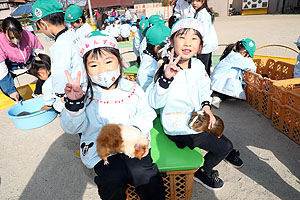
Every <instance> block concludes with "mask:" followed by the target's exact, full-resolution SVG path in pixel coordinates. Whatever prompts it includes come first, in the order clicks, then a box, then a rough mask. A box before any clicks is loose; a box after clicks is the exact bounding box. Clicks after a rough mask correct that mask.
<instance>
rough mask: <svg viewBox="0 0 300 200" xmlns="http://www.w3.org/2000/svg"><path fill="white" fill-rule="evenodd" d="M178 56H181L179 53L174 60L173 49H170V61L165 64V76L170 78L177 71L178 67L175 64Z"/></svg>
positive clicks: (178, 58)
mask: <svg viewBox="0 0 300 200" xmlns="http://www.w3.org/2000/svg"><path fill="white" fill-rule="evenodd" d="M180 58H181V55H179V56H178V57H177V58H176V59H175V61H174V49H172V51H171V56H170V62H169V64H168V65H167V66H166V69H165V77H166V78H168V79H170V78H172V77H173V76H175V75H176V74H177V73H178V72H179V68H178V67H177V66H176V65H177V63H178V62H179V60H180Z"/></svg>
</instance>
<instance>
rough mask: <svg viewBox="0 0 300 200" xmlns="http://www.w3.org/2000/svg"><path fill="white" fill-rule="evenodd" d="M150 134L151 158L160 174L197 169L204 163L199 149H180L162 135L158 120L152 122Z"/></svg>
mask: <svg viewBox="0 0 300 200" xmlns="http://www.w3.org/2000/svg"><path fill="white" fill-rule="evenodd" d="M150 134H151V157H152V159H153V162H154V163H156V164H157V166H158V169H159V171H160V172H167V171H181V170H192V169H198V168H199V167H201V166H202V165H203V163H204V158H203V156H202V154H201V152H200V149H199V148H195V149H194V150H191V149H190V148H188V147H185V148H184V149H180V148H178V147H177V146H176V144H175V143H174V142H173V141H171V140H170V139H169V138H168V137H167V136H166V135H165V133H164V131H163V128H162V125H161V122H160V118H156V119H155V120H154V121H153V129H152V130H151V131H150Z"/></svg>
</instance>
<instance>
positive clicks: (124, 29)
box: [120, 21, 131, 41]
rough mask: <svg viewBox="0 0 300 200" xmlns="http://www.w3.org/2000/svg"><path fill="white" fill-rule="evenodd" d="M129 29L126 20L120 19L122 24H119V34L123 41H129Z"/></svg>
mask: <svg viewBox="0 0 300 200" xmlns="http://www.w3.org/2000/svg"><path fill="white" fill-rule="evenodd" d="M130 29H131V26H130V25H129V24H128V23H127V22H126V21H122V25H121V26H120V34H121V37H122V39H123V41H129V37H130V32H131V31H130Z"/></svg>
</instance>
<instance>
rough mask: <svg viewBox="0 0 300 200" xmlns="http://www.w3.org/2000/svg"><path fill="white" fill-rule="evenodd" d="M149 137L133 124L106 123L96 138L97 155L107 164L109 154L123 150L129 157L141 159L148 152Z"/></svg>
mask: <svg viewBox="0 0 300 200" xmlns="http://www.w3.org/2000/svg"><path fill="white" fill-rule="evenodd" d="M148 146H149V139H148V137H147V136H146V135H145V134H143V133H141V131H140V130H139V129H137V128H135V127H133V126H124V125H122V124H107V125H105V126H103V128H102V129H101V132H100V134H99V136H98V138H97V151H98V155H99V157H100V158H101V159H102V160H104V164H105V165H107V164H108V160H107V157H108V156H109V155H110V154H114V153H121V152H123V153H124V154H126V155H127V156H128V157H130V158H138V159H142V157H144V156H146V155H147V154H148V152H149V149H148Z"/></svg>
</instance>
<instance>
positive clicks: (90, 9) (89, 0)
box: [87, 0, 95, 24]
mask: <svg viewBox="0 0 300 200" xmlns="http://www.w3.org/2000/svg"><path fill="white" fill-rule="evenodd" d="M87 1H88V5H89V12H90V19H91V20H92V23H93V24H94V23H95V20H94V19H95V18H94V16H93V12H92V5H91V0H87Z"/></svg>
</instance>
